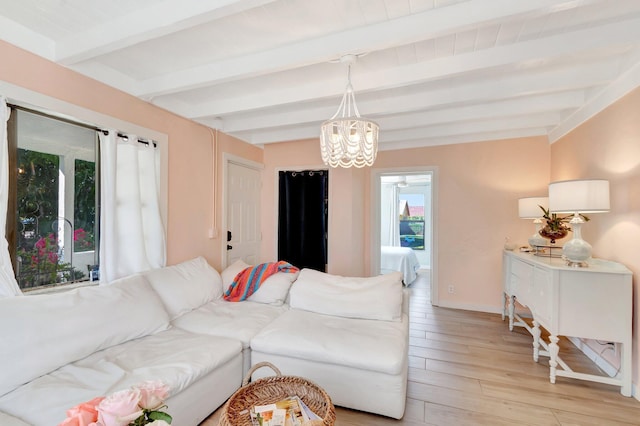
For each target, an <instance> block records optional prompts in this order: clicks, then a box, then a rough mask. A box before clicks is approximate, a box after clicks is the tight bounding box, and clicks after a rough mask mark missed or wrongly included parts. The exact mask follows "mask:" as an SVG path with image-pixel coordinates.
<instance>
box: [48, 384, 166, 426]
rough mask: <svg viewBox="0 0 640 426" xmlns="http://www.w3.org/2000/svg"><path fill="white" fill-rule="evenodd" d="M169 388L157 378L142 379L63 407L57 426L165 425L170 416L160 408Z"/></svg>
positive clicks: (164, 406) (163, 406) (162, 406)
mask: <svg viewBox="0 0 640 426" xmlns="http://www.w3.org/2000/svg"><path fill="white" fill-rule="evenodd" d="M168 396H169V388H168V387H167V385H165V384H164V383H162V382H160V381H146V382H142V383H140V384H138V385H136V386H133V387H131V388H130V389H125V390H121V391H118V392H114V393H112V394H110V395H108V396H106V397H96V398H94V399H92V400H91V401H87V402H83V403H81V404H79V405H77V406H75V407H73V408H70V409H69V410H67V418H66V419H65V420H64V421H63V422H62V423H60V424H59V425H58V426H85V425H87V426H142V425H153V426H167V425H170V424H171V420H172V419H171V416H170V415H169V414H167V413H165V412H164V411H160V410H161V409H163V408H166V405H164V400H165V399H166V398H167V397H168Z"/></svg>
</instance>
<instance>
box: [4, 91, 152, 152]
mask: <svg viewBox="0 0 640 426" xmlns="http://www.w3.org/2000/svg"><path fill="white" fill-rule="evenodd" d="M7 106H8V107H9V108H13V109H17V110H19V111H24V112H29V113H31V114H35V115H39V116H41V117H45V118H50V119H52V120H58V121H62V122H63V123H67V124H72V125H74V126H78V127H83V128H85V129H89V130H94V131H96V132H102V134H104V135H105V136H106V135H108V134H109V131H108V130H105V129H101V128H100V127H96V126H93V125H91V124H86V123H82V122H80V121H76V120H72V119H69V118H64V117H58V116H55V115H52V114H48V113H46V112H43V111H38V110H37V109H33V108H27V107H24V106H20V105H16V104H12V103H9V102H7ZM117 135H118V136H119V137H121V138H122V139H125V140H127V139H129V136H127V135H126V134H124V133H121V132H120V131H118V133H117ZM138 142H140V143H143V144H145V145H149V144H153V146H154V147H157V146H158V144H157V143H156V141H154V140H147V139H142V138H138Z"/></svg>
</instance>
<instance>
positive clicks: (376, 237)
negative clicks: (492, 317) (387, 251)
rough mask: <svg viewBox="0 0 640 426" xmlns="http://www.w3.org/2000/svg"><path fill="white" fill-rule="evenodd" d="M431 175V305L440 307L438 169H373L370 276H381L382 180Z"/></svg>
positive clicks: (427, 167) (431, 167) (433, 167)
mask: <svg viewBox="0 0 640 426" xmlns="http://www.w3.org/2000/svg"><path fill="white" fill-rule="evenodd" d="M407 174H411V175H419V174H430V175H431V230H430V231H431V232H430V235H429V238H430V241H431V285H430V287H431V304H432V305H434V306H438V305H439V298H438V208H437V206H438V167H437V166H426V167H393V168H384V169H377V168H372V169H371V185H370V187H371V195H370V197H371V209H370V212H369V213H370V218H369V221H370V222H369V223H371V247H370V248H369V249H370V253H369V258H370V259H371V262H370V268H371V269H370V271H369V273H370V275H371V276H376V275H379V274H380V220H381V219H380V209H381V206H380V202H381V200H380V191H381V187H380V180H381V178H382V176H388V175H392V176H393V175H407Z"/></svg>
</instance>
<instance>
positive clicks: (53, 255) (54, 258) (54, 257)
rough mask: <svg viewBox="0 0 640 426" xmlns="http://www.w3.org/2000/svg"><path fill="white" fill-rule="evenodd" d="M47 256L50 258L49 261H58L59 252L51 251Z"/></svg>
mask: <svg viewBox="0 0 640 426" xmlns="http://www.w3.org/2000/svg"><path fill="white" fill-rule="evenodd" d="M47 257H48V258H49V262H51V263H58V254H57V253H54V252H50V253H49V254H47Z"/></svg>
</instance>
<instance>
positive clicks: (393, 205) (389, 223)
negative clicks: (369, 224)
mask: <svg viewBox="0 0 640 426" xmlns="http://www.w3.org/2000/svg"><path fill="white" fill-rule="evenodd" d="M380 189H381V191H380V206H381V212H380V213H381V214H380V226H381V229H380V245H382V246H393V247H399V246H400V212H399V205H398V203H399V200H398V186H397V185H396V184H395V183H386V182H383V183H381V185H380Z"/></svg>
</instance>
